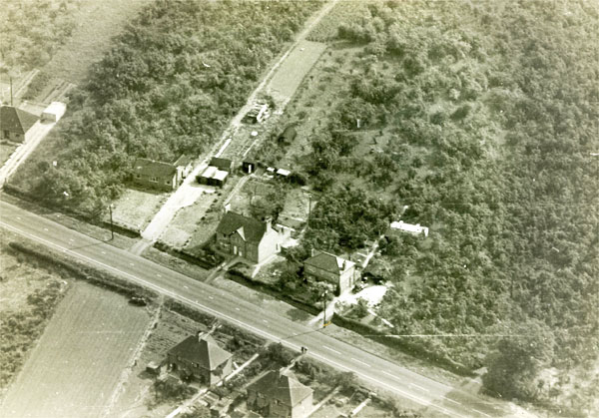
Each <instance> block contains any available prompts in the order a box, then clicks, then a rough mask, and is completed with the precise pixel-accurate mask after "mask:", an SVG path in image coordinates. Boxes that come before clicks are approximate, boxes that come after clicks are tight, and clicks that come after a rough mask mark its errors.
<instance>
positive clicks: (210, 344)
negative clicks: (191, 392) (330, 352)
mask: <svg viewBox="0 0 599 418" xmlns="http://www.w3.org/2000/svg"><path fill="white" fill-rule="evenodd" d="M213 330H214V328H213ZM213 330H211V331H208V332H205V333H199V334H198V335H192V336H189V337H187V338H185V339H184V340H183V341H181V342H180V343H178V344H177V345H175V346H174V347H172V348H171V349H170V350H169V351H168V352H167V353H166V357H165V359H164V361H163V362H162V364H161V365H159V366H158V368H163V366H166V370H167V371H168V372H170V373H172V374H175V375H178V377H179V378H181V379H184V380H187V381H196V382H199V383H200V384H202V385H206V386H214V385H217V384H218V383H219V382H221V381H225V380H226V379H227V377H228V376H229V375H231V373H232V372H233V354H232V353H230V352H228V351H227V350H225V349H224V348H222V347H220V345H219V343H218V342H217V341H216V340H215V339H214V338H213V337H212V335H211V333H212V331H213ZM148 370H149V371H152V372H156V371H157V370H156V366H155V365H150V366H149V367H148ZM202 402H203V403H204V404H205V405H207V406H208V407H210V409H211V410H212V412H213V414H214V415H215V416H227V415H225V413H224V411H225V410H227V409H229V406H230V404H231V402H230V400H229V401H228V400H227V399H221V397H220V396H218V395H216V394H215V393H214V392H207V393H206V395H205V396H204V397H203V398H202ZM246 403H247V406H248V409H249V411H248V412H240V411H238V410H237V411H235V412H233V413H232V415H231V416H233V415H235V416H240V417H282V418H296V417H297V418H304V417H308V416H309V415H310V412H311V411H312V409H313V405H312V403H313V390H312V389H311V388H309V387H307V386H305V385H303V384H302V383H300V382H299V381H298V380H297V378H296V377H295V376H294V375H293V373H292V372H290V371H288V370H286V369H280V370H271V371H269V372H267V373H266V374H264V375H263V376H261V377H260V378H259V379H257V380H256V381H255V382H253V383H251V384H250V385H248V386H247V401H246Z"/></svg>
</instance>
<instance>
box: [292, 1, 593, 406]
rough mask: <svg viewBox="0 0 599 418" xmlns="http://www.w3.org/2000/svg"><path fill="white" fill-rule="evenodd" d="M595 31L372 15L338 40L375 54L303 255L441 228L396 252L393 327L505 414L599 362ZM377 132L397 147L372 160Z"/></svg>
mask: <svg viewBox="0 0 599 418" xmlns="http://www.w3.org/2000/svg"><path fill="white" fill-rule="evenodd" d="M597 24H598V12H597V8H596V5H591V4H590V3H588V2H577V1H572V2H563V3H557V2H500V3H497V4H495V5H493V4H490V3H489V2H484V3H481V4H478V5H477V4H476V3H473V4H469V3H466V2H464V3H459V2H434V3H431V4H428V3H423V2H404V3H400V2H397V3H396V2H387V3H385V4H383V3H381V2H376V3H370V4H369V5H367V6H364V10H363V12H362V13H361V16H360V17H359V18H357V19H354V20H353V21H348V22H344V23H343V24H341V25H340V26H339V28H338V34H337V36H336V39H335V40H333V41H332V44H334V45H336V46H337V47H339V48H343V46H344V45H351V46H352V47H355V46H357V45H362V46H364V49H363V52H362V53H360V54H359V56H358V58H359V59H358V60H357V61H356V63H357V64H358V65H356V68H355V69H353V70H352V73H351V74H344V76H345V77H346V78H347V86H346V87H347V88H346V91H344V92H340V96H342V97H344V98H343V100H341V101H340V102H339V103H338V104H337V105H336V106H337V107H336V113H335V115H336V116H335V117H334V118H333V119H332V120H330V121H329V123H328V125H327V126H326V127H324V128H323V129H322V132H317V133H316V134H314V135H313V138H312V139H311V144H312V147H311V153H310V154H309V156H308V158H306V159H304V161H305V162H304V163H303V166H304V170H305V172H306V173H307V174H308V175H309V176H310V181H311V182H312V184H313V185H314V186H315V188H317V189H318V190H321V191H323V198H322V200H321V201H320V202H319V206H318V209H317V210H315V212H314V213H313V215H312V217H311V219H310V221H309V228H308V232H307V233H306V237H305V240H304V246H305V247H306V249H308V248H310V247H318V248H328V249H331V250H335V251H338V252H343V251H349V252H351V251H353V250H355V249H356V248H358V247H360V246H361V245H362V244H363V243H364V241H365V240H366V239H372V238H373V237H376V236H377V235H378V234H380V233H381V232H382V231H384V226H383V225H381V220H384V221H386V222H388V221H390V220H393V219H397V217H398V216H399V214H400V213H401V209H400V208H402V207H403V206H404V205H407V206H408V209H407V210H406V212H405V213H404V214H403V219H404V220H406V221H409V222H410V221H412V222H414V223H416V222H420V223H421V224H424V225H429V226H431V235H430V237H429V238H428V239H426V240H422V239H414V238H413V237H409V236H407V237H405V238H393V239H392V240H391V241H390V242H389V243H388V245H386V246H385V247H384V248H383V257H384V258H385V260H387V261H389V260H391V265H392V266H393V268H392V269H391V274H389V275H388V278H389V279H390V280H392V281H393V282H394V283H395V284H396V287H395V289H394V290H392V291H390V292H388V293H387V295H386V296H385V299H384V301H383V303H382V306H381V308H380V313H381V314H382V316H383V317H385V318H387V319H389V320H390V321H391V322H393V323H394V324H395V326H396V329H397V330H398V331H399V334H404V335H406V338H407V339H409V338H410V337H409V335H418V336H421V335H423V334H424V335H431V337H430V338H429V339H424V338H418V339H417V340H415V341H410V342H416V343H420V344H423V345H424V346H426V347H427V349H428V350H432V351H434V352H436V353H439V354H442V355H445V356H448V357H450V358H452V359H454V360H457V361H460V362H462V363H464V364H466V365H467V366H469V367H472V368H478V367H481V366H487V367H488V368H489V373H488V374H487V375H486V376H485V378H484V383H485V387H486V388H487V390H488V391H489V392H490V393H492V394H495V395H498V396H504V397H507V398H509V399H511V398H512V397H520V398H524V399H529V400H532V399H538V400H542V401H549V400H553V401H554V400H555V398H560V395H561V393H560V390H561V389H560V387H558V385H550V384H549V382H545V381H543V380H542V379H539V378H538V373H539V372H540V371H541V370H543V369H546V368H549V367H555V368H557V369H558V370H560V371H561V372H563V373H567V372H568V371H572V370H575V369H576V370H580V369H584V368H585V367H586V368H591V367H594V366H593V365H594V364H596V361H597V354H598V349H599V326H598V325H599V323H598V321H599V319H598V315H597V312H598V311H597V309H598V302H599V298H598V297H599V294H598V292H599V288H598V286H599V283H598V274H599V266H598V261H599V260H598V254H599V245H598V234H599V230H598V225H599V223H598V218H597V216H598V214H597V207H599V199H598V193H599V157H597V156H592V155H591V154H592V153H597V152H598V151H599V138H598V136H597V133H598V132H599V130H598V121H599V109H598V107H597V102H598V95H599V92H598V85H597V76H598V68H599V67H598V66H597V63H598V58H599V55H598V50H597V27H598V26H597ZM357 119H361V127H360V128H358V125H357V123H356V120H357ZM364 129H366V130H370V131H373V132H375V134H373V137H374V143H376V139H377V136H378V135H379V134H378V132H380V135H381V137H382V136H383V134H385V135H389V134H391V140H389V141H388V143H387V144H386V145H384V149H383V152H382V153H380V154H377V155H375V156H374V157H372V158H371V157H368V158H366V157H365V156H363V155H355V153H353V149H354V148H355V147H356V145H357V140H355V139H356V138H359V137H360V136H359V135H358V132H359V131H360V130H364ZM364 180H365V181H366V184H365V186H355V185H356V184H357V183H359V182H360V181H362V182H363V181H364ZM389 191H391V193H389ZM304 253H305V254H308V251H305V252H304ZM440 335H444V336H446V337H443V338H441V337H435V336H440ZM449 335H455V337H447V336H449ZM591 370H592V369H591ZM586 378H587V379H595V382H594V383H595V384H596V383H597V382H598V381H599V380H598V379H597V376H593V375H588V376H586ZM561 379H562V377H560V382H561ZM563 379H567V378H565V377H564V378H563ZM595 388H596V386H595ZM575 392H576V393H575V394H573V395H572V396H570V397H568V399H560V401H563V402H566V405H564V406H566V408H562V409H561V410H562V413H564V414H578V413H580V414H588V413H589V408H590V406H589V403H587V401H588V399H592V398H593V397H594V396H596V395H597V393H596V389H593V384H591V385H581V386H580V387H579V388H578V389H577V390H576V391H575ZM558 409H559V408H558ZM558 409H556V411H557V410H558Z"/></svg>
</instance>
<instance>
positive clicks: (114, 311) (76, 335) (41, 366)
mask: <svg viewBox="0 0 599 418" xmlns="http://www.w3.org/2000/svg"><path fill="white" fill-rule="evenodd" d="M149 320H150V315H149V313H148V311H147V310H146V309H145V308H139V307H133V306H132V305H130V304H128V300H127V298H125V297H123V296H121V295H119V294H116V293H112V292H110V291H107V290H104V289H101V288H99V287H95V286H93V285H90V284H88V283H85V282H76V283H75V284H74V285H73V287H72V288H71V290H70V291H69V292H68V293H67V294H66V296H65V297H64V299H63V300H62V302H61V303H60V305H59V306H58V308H57V310H56V313H55V314H54V316H53V317H52V319H51V320H50V322H49V323H48V325H47V327H46V330H45V332H44V334H43V335H42V337H41V339H40V341H39V343H38V345H37V346H36V347H35V349H34V350H33V352H32V353H31V356H30V357H29V359H28V360H27V362H26V364H25V366H24V368H23V370H22V372H21V373H20V375H19V377H18V378H17V380H16V381H15V382H14V384H13V385H12V387H11V388H10V390H9V391H8V393H7V395H6V398H5V402H4V404H3V414H2V416H3V417H15V418H17V417H19V418H20V417H27V416H34V417H41V416H43V417H66V416H77V417H92V416H93V417H97V416H100V415H102V413H103V412H104V411H105V410H106V408H108V407H109V406H110V402H111V398H112V395H113V392H114V390H115V387H116V385H117V383H118V382H119V379H120V377H121V374H122V373H123V371H124V370H125V369H127V367H129V366H130V363H131V361H132V360H133V359H132V356H133V353H134V352H135V349H136V348H137V345H138V344H139V341H140V339H141V337H142V335H143V334H144V332H145V331H146V328H147V326H148V324H149ZM49 388H51V390H49Z"/></svg>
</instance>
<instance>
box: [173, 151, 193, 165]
mask: <svg viewBox="0 0 599 418" xmlns="http://www.w3.org/2000/svg"><path fill="white" fill-rule="evenodd" d="M191 161H192V158H191V157H190V156H188V155H185V154H184V155H182V156H180V157H179V158H177V159H176V160H175V162H174V163H173V165H174V166H175V167H185V166H187V165H189V164H190V163H191Z"/></svg>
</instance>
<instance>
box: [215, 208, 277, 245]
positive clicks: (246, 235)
mask: <svg viewBox="0 0 599 418" xmlns="http://www.w3.org/2000/svg"><path fill="white" fill-rule="evenodd" d="M216 232H217V233H219V234H223V235H231V234H232V233H234V232H238V233H239V235H241V237H242V238H243V239H244V240H245V241H247V242H260V241H261V240H262V237H263V236H264V234H265V233H266V224H265V223H263V222H260V221H258V220H256V219H253V218H248V217H247V216H243V215H239V214H237V213H235V212H227V213H225V216H223V218H222V219H221V221H220V223H219V224H218V228H217V229H216Z"/></svg>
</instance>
